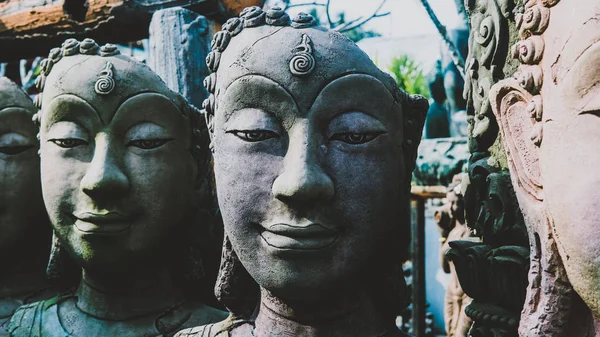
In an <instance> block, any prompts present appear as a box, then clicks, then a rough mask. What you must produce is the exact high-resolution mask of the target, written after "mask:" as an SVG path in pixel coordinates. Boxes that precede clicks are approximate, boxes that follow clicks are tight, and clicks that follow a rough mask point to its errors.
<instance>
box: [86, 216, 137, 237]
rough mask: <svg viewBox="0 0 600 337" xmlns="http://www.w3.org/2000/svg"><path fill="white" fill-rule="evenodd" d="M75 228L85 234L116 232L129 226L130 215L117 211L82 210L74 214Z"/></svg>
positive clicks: (122, 230)
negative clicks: (97, 211)
mask: <svg viewBox="0 0 600 337" xmlns="http://www.w3.org/2000/svg"><path fill="white" fill-rule="evenodd" d="M74 217H75V228H77V230H78V231H80V232H82V233H85V234H116V233H120V232H124V231H126V230H127V229H129V227H131V220H132V217H131V216H126V215H123V214H121V213H119V212H101V213H94V212H82V213H77V214H75V215H74Z"/></svg>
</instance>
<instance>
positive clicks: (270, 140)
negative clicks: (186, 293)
mask: <svg viewBox="0 0 600 337" xmlns="http://www.w3.org/2000/svg"><path fill="white" fill-rule="evenodd" d="M244 13H245V14H242V18H243V19H242V20H239V19H234V20H232V21H230V22H229V23H228V24H226V25H225V27H224V29H225V30H224V31H223V32H220V33H218V34H217V35H216V36H215V41H214V43H213V52H212V53H211V55H209V66H211V67H212V68H213V70H216V73H214V74H212V75H211V76H210V77H209V78H208V79H207V81H206V83H207V87H208V90H209V91H210V92H211V93H213V94H214V95H211V97H210V98H209V100H208V101H207V105H206V108H207V110H208V114H209V129H212V132H213V135H212V137H213V146H214V149H213V150H214V165H215V177H216V184H217V195H218V199H219V205H220V207H221V212H222V215H223V221H224V225H225V232H226V235H227V236H228V238H229V240H230V241H231V245H232V247H233V250H234V251H235V252H236V253H237V256H238V257H239V259H240V260H241V262H242V264H243V266H244V267H245V268H246V269H247V271H248V272H249V273H250V275H251V276H252V277H253V278H254V280H256V282H257V283H258V284H259V285H260V286H261V287H263V288H265V289H267V290H269V291H271V292H272V293H274V294H276V295H278V296H282V297H285V298H289V299H308V298H313V297H315V296H319V295H322V293H323V292H324V291H329V290H331V289H333V287H334V286H337V287H339V286H340V285H352V284H354V283H355V282H360V280H362V279H364V278H365V277H368V275H366V274H368V273H364V272H365V270H367V269H369V267H372V266H373V265H380V264H379V263H380V262H379V261H377V260H376V259H378V258H379V257H381V256H382V254H381V252H383V249H384V247H385V245H386V244H387V243H388V242H389V239H390V237H391V236H392V233H393V232H394V230H395V229H394V228H402V227H404V228H407V227H408V226H409V222H408V219H406V218H402V216H401V214H402V212H401V210H402V209H403V203H404V202H406V201H407V199H406V198H407V197H408V193H407V191H408V185H407V182H408V179H407V178H408V177H410V171H411V168H410V167H411V165H407V160H408V161H410V160H414V155H413V152H414V150H415V148H416V144H417V142H418V139H419V138H417V139H416V140H412V142H414V143H412V145H413V146H412V147H411V146H410V145H411V141H408V144H407V143H406V141H407V139H408V135H407V134H406V133H405V122H407V121H408V119H409V118H407V117H408V116H409V115H410V109H408V108H407V107H408V106H410V100H411V98H410V97H409V96H408V95H405V94H404V93H400V92H399V91H398V90H397V89H396V88H395V87H394V86H395V84H394V82H393V80H392V79H391V78H389V77H388V76H387V75H384V74H383V73H382V72H380V71H379V70H378V69H377V68H376V66H375V65H374V64H373V63H372V62H371V61H370V60H369V59H368V57H367V56H366V55H365V54H364V53H362V52H361V51H360V50H359V49H358V48H357V47H356V46H355V45H354V43H352V42H351V41H350V40H348V39H346V38H345V37H343V36H342V35H340V34H338V33H335V32H332V31H328V30H326V29H324V28H315V27H310V26H312V23H311V22H310V21H311V20H313V19H312V18H310V17H308V16H304V17H301V18H298V19H296V20H295V21H294V23H293V24H292V27H290V26H289V25H288V24H286V23H287V22H286V21H284V20H283V18H286V17H287V15H285V14H282V13H281V12H280V11H279V10H277V9H275V10H271V11H270V12H269V13H267V18H266V20H267V23H269V22H271V23H269V24H268V25H261V24H260V22H261V21H260V20H262V23H264V20H265V14H264V13H262V12H261V11H260V10H259V9H256V8H255V9H249V10H247V11H245V12H244ZM282 15H283V16H282ZM276 19H279V20H280V21H279V22H277V21H275V20H276ZM236 20H237V21H236ZM269 20H270V21H269ZM288 20H289V19H288ZM303 20H304V21H303ZM273 22H275V23H276V24H273ZM277 23H278V24H277ZM244 24H245V27H246V28H244V29H243V30H241V32H240V29H238V26H239V25H244ZM255 26H258V27H255ZM238 34H239V35H238ZM232 35H237V36H235V37H232ZM224 40H225V42H223V41H224ZM215 58H218V60H217V61H216V63H218V64H219V65H218V70H217V69H216V68H217V67H216V66H215V62H214V59H215ZM403 103H406V104H403ZM424 107H425V108H426V104H424ZM421 108H423V105H422V106H421ZM213 112H214V117H212V113H213ZM421 122H422V121H419V122H418V123H417V122H414V125H413V128H414V129H418V131H417V132H415V133H414V134H418V135H419V136H420V130H421V128H422V123H421ZM407 123H413V121H412V120H411V121H410V122H407ZM411 135H412V134H411ZM407 158H410V159H407ZM412 164H413V165H414V162H413V163H412ZM407 239H408V238H406V237H404V238H401V239H400V241H398V242H397V243H396V244H397V245H403V240H404V242H406V241H405V240H407ZM361 273H362V274H361ZM348 280H352V282H348Z"/></svg>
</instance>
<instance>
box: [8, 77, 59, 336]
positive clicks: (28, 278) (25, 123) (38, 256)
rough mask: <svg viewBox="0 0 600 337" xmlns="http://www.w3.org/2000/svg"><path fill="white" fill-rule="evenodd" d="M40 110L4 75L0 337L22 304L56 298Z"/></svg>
mask: <svg viewBox="0 0 600 337" xmlns="http://www.w3.org/2000/svg"><path fill="white" fill-rule="evenodd" d="M35 112H36V108H35V106H34V105H33V102H32V101H31V99H30V98H29V96H27V94H26V93H25V92H24V91H23V90H21V88H19V87H18V86H17V85H16V84H15V83H13V82H12V81H10V80H9V79H8V78H6V77H0V232H1V234H0V256H2V257H3V263H2V272H0V336H3V337H4V336H8V330H7V329H8V322H9V320H10V317H11V316H12V315H13V313H14V311H15V310H16V309H17V308H18V307H19V306H21V305H23V304H24V303H28V302H31V301H38V300H40V299H44V298H48V297H52V292H51V291H50V290H49V284H48V282H47V280H46V275H45V269H46V262H47V261H48V252H49V251H50V242H51V229H50V224H49V222H48V216H47V215H46V210H45V208H44V203H43V200H42V191H41V184H40V179H39V176H40V163H39V162H40V160H39V157H38V155H37V150H38V140H37V139H36V134H37V127H36V126H35V124H34V123H33V122H32V121H31V118H32V117H33V115H34V114H35Z"/></svg>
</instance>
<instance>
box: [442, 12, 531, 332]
mask: <svg viewBox="0 0 600 337" xmlns="http://www.w3.org/2000/svg"><path fill="white" fill-rule="evenodd" d="M465 5H466V9H467V12H468V14H469V25H470V36H469V55H468V57H467V69H466V70H467V74H466V81H465V98H466V100H467V115H468V121H469V124H470V125H469V151H470V152H471V155H470V159H469V164H468V166H469V168H468V172H469V174H468V180H465V181H464V182H463V190H464V201H465V211H466V212H465V219H466V224H467V226H469V227H470V228H472V229H473V230H474V233H475V234H476V235H477V236H478V237H479V238H480V239H481V240H482V242H472V241H455V242H453V243H450V246H451V247H452V249H451V250H450V252H449V253H448V257H449V258H450V259H451V260H452V261H454V264H455V267H456V272H457V275H458V279H459V280H460V284H461V286H462V288H463V290H464V291H465V292H466V293H467V294H468V295H469V296H470V297H472V298H473V302H472V304H471V305H469V306H468V307H467V308H466V310H465V312H466V314H467V316H469V317H471V318H472V319H473V320H474V325H473V328H472V329H471V332H470V335H471V336H473V337H500V336H502V337H514V336H517V326H518V322H519V315H520V311H521V308H522V306H523V302H524V299H525V290H526V287H527V271H528V267H529V259H528V257H529V249H528V238H527V231H526V228H525V225H524V221H523V216H522V215H521V213H520V210H519V207H518V203H517V200H516V197H515V195H514V190H513V187H512V184H511V182H510V178H509V173H508V171H507V170H506V168H507V164H506V157H505V154H504V150H503V147H502V144H501V140H500V137H499V135H498V125H497V122H496V118H495V117H494V115H493V113H492V110H491V106H490V104H489V100H488V97H489V91H490V87H491V86H492V85H493V84H494V83H496V82H498V81H500V80H502V79H503V78H505V77H506V75H505V74H510V73H511V72H512V71H513V69H514V67H515V65H514V63H515V62H513V61H512V59H510V58H507V56H508V54H509V46H510V41H512V40H514V39H515V38H516V37H517V35H518V31H517V28H516V25H515V20H514V13H515V12H518V11H519V10H520V7H519V4H518V3H517V2H516V1H513V0H475V1H469V2H465Z"/></svg>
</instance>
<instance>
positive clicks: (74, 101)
mask: <svg viewBox="0 0 600 337" xmlns="http://www.w3.org/2000/svg"><path fill="white" fill-rule="evenodd" d="M92 43H93V41H92V42H90V41H89V40H87V41H84V42H82V43H81V44H78V43H77V42H76V41H74V40H70V41H67V42H65V44H63V47H62V50H59V51H56V50H55V51H53V52H51V55H50V59H49V61H48V62H52V64H50V66H48V64H47V63H46V64H45V67H46V68H45V69H48V68H51V69H50V70H46V73H45V76H44V78H43V93H42V94H43V96H42V99H41V101H40V102H41V106H42V110H41V112H40V116H39V117H38V119H39V121H40V124H41V126H40V142H41V170H42V174H41V176H42V187H43V195H44V201H45V203H46V207H47V209H48V212H49V215H50V219H51V221H52V225H53V227H54V231H55V234H56V235H57V236H58V238H59V239H60V240H61V242H62V243H63V244H65V246H66V248H67V250H68V251H69V252H70V255H71V256H72V257H73V258H75V260H76V261H77V262H78V264H79V265H80V266H82V267H84V268H86V267H87V268H102V270H106V271H115V270H116V271H118V270H120V269H122V268H128V267H131V266H132V263H135V262H138V261H141V260H142V259H144V261H148V260H150V261H152V257H153V258H157V257H159V256H161V255H164V254H165V252H166V251H167V250H168V249H172V248H173V247H172V244H173V243H174V242H173V241H174V239H175V238H177V237H178V236H180V235H181V225H182V223H183V222H184V221H185V220H186V219H187V220H189V219H188V218H187V217H189V216H190V209H191V208H192V207H191V206H192V205H193V204H192V202H193V200H195V199H196V196H195V195H194V193H195V191H197V184H196V181H197V180H196V178H197V176H198V174H197V173H198V167H197V162H196V160H195V159H194V156H193V155H192V145H193V144H192V138H193V137H192V136H191V135H192V130H191V124H190V119H191V118H193V116H192V115H191V114H192V111H191V110H188V109H187V108H186V106H185V103H184V101H183V99H182V98H180V97H179V96H178V95H176V94H175V93H173V92H171V91H170V90H169V89H168V88H167V87H166V85H165V84H164V83H163V82H162V81H161V80H160V79H159V77H158V76H157V75H155V74H154V73H153V72H152V71H151V70H150V69H149V68H147V67H146V66H145V65H143V64H141V63H139V62H137V61H134V60H133V59H131V58H129V57H126V56H122V55H116V54H115V55H112V54H114V50H113V48H111V47H110V46H108V47H106V46H105V47H103V49H101V54H102V56H100V55H97V53H96V52H95V51H93V50H92V51H91V52H90V51H89V50H90V48H95V50H96V51H97V49H98V47H97V46H95V43H93V45H92ZM89 46H91V47H89ZM77 48H79V49H80V50H82V51H83V52H82V54H80V53H77V52H74V53H71V54H75V55H71V54H69V50H70V49H77ZM84 52H85V53H84ZM86 53H87V54H86ZM90 54H91V55H90ZM57 55H58V56H57ZM60 55H63V56H62V58H60ZM66 55H69V56H66ZM53 58H54V59H58V60H57V61H55V62H54V61H52V59H53ZM149 257H150V258H149ZM133 265H134V266H135V264H133Z"/></svg>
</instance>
